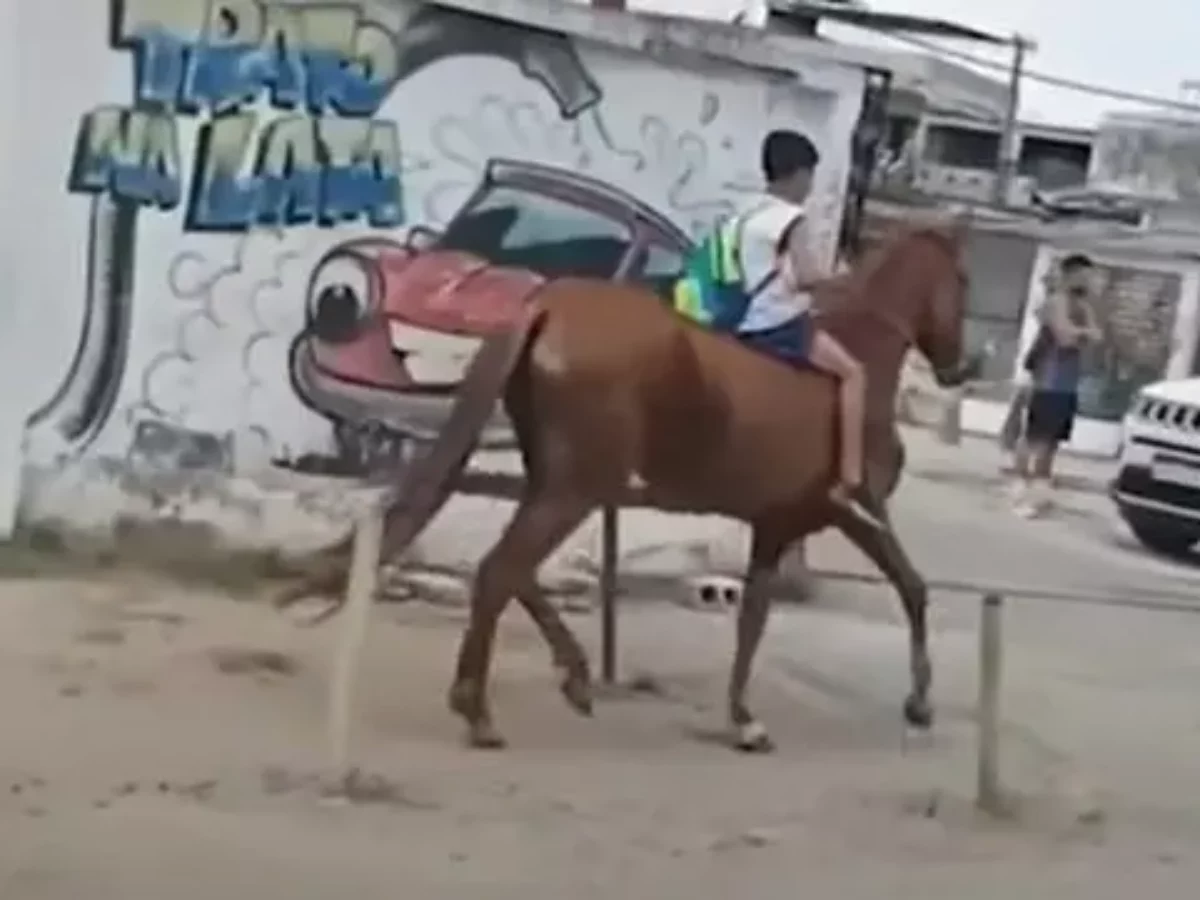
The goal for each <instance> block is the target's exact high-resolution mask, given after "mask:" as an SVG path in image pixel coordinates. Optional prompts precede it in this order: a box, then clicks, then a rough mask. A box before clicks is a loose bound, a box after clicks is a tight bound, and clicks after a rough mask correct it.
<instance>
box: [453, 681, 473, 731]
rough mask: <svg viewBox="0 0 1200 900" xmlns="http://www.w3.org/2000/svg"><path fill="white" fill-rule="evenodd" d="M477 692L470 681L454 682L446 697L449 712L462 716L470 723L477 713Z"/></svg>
mask: <svg viewBox="0 0 1200 900" xmlns="http://www.w3.org/2000/svg"><path fill="white" fill-rule="evenodd" d="M478 694H479V692H478V691H477V690H476V688H475V683H474V682H472V681H456V682H454V684H453V685H451V687H450V692H449V693H448V694H447V695H446V705H447V706H448V707H450V712H452V713H454V714H455V715H458V716H462V717H463V718H464V719H466V720H467V721H468V722H470V721H471V720H472V719H473V718H474V717H475V716H476V715H478V711H479V696H478Z"/></svg>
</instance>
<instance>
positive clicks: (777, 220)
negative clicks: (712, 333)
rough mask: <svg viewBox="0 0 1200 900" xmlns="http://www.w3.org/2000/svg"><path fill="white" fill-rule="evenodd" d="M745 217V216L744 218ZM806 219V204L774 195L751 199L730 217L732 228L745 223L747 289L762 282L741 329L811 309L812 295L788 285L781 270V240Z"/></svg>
mask: <svg viewBox="0 0 1200 900" xmlns="http://www.w3.org/2000/svg"><path fill="white" fill-rule="evenodd" d="M741 217H745V218H744V219H742V218H741ZM803 218H804V209H803V207H800V206H797V205H796V204H794V203H789V202H788V201H786V200H782V199H780V198H779V197H775V196H773V195H771V194H760V195H758V196H756V197H752V198H748V199H747V201H746V202H745V203H744V204H742V206H741V209H739V210H738V212H737V213H735V214H734V216H733V217H732V219H731V220H730V224H731V227H734V228H737V227H738V225H739V224H740V225H741V245H740V252H741V259H742V272H743V273H744V275H745V279H746V281H745V283H746V289H747V290H753V289H754V288H755V287H757V286H759V285H762V284H763V282H764V281H766V279H767V277H768V276H770V275H772V274H773V273H775V277H773V278H771V279H770V281H767V282H766V285H765V287H762V288H761V289H760V290H759V291H758V292H757V293H756V294H755V295H754V296H753V297H751V298H750V306H749V308H748V309H747V310H746V315H745V317H743V319H742V324H741V325H739V326H738V331H741V332H749V331H765V330H767V329H768V328H775V327H776V326H779V325H782V324H783V323H784V322H786V321H788V320H789V319H794V318H796V316H798V315H801V314H803V313H805V312H807V311H808V309H809V307H810V306H811V305H812V298H811V297H810V296H809V295H808V294H807V293H803V292H797V291H795V290H793V289H792V288H791V287H789V286H788V284H787V282H786V281H785V280H784V279H783V277H782V275H781V274H779V273H778V270H779V255H780V250H781V249H783V248H781V246H780V245H781V243H782V241H783V240H784V238H785V236H786V234H787V232H788V230H789V229H790V228H791V227H792V225H794V224H795V223H796V222H798V221H800V220H801V219H803Z"/></svg>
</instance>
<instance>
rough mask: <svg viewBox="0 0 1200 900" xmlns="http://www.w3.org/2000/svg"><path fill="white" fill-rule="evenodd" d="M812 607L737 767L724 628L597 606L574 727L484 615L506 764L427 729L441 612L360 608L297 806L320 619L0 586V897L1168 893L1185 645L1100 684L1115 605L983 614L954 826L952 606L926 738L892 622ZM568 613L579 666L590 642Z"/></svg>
mask: <svg viewBox="0 0 1200 900" xmlns="http://www.w3.org/2000/svg"><path fill="white" fill-rule="evenodd" d="M861 590H862V591H869V592H873V591H874V590H875V589H867V588H862V589H861ZM845 600H846V602H844V603H838V604H835V605H836V606H838V607H840V608H838V609H832V608H820V607H818V608H816V609H810V610H804V611H797V612H793V613H788V614H783V615H780V616H778V617H777V618H776V620H775V621H774V622H773V623H772V625H773V627H772V631H771V637H770V640H769V644H768V646H767V647H766V648H765V650H764V654H763V663H762V666H761V667H760V674H759V677H758V679H757V682H756V690H755V694H754V697H755V705H756V708H757V710H758V711H759V712H760V714H761V716H762V718H763V719H764V720H765V721H766V722H767V724H768V725H769V726H770V727H771V729H772V731H773V733H774V736H775V738H776V740H777V743H778V744H779V751H778V752H777V753H776V754H775V755H774V756H771V757H759V758H750V757H743V756H738V755H736V754H735V753H733V752H732V751H730V750H728V749H726V748H725V747H724V746H722V745H721V744H720V742H719V740H718V739H717V731H718V730H719V727H720V725H721V723H722V719H723V716H722V709H721V702H720V701H721V698H722V696H723V694H724V681H725V670H726V667H727V664H728V652H729V647H730V643H731V639H730V635H731V630H732V629H731V625H732V623H731V622H730V621H729V620H728V619H727V618H725V617H723V616H719V615H712V614H701V613H696V612H690V611H686V610H683V609H680V608H678V607H674V606H671V605H669V604H650V605H643V606H642V607H641V608H638V609H631V610H629V611H628V613H627V614H626V615H625V616H624V618H623V620H622V627H623V630H624V636H625V638H626V643H625V644H624V647H623V663H624V666H623V673H624V675H625V677H626V678H631V677H633V676H635V675H642V676H645V677H642V678H641V679H640V683H639V685H638V687H639V690H632V689H626V690H624V691H617V692H616V693H615V695H614V696H611V697H609V698H608V699H606V700H604V701H603V702H602V703H601V704H600V705H599V708H598V711H597V716H596V717H595V718H594V719H592V720H584V719H580V718H577V717H575V716H573V715H572V714H571V713H570V712H569V711H568V710H567V708H566V707H565V706H564V705H563V704H562V703H561V701H560V700H559V698H558V696H557V694H556V692H555V691H554V689H553V686H552V681H551V678H550V672H549V666H548V659H547V655H546V652H545V650H544V648H543V647H542V646H541V644H540V642H539V640H538V639H537V638H536V636H535V635H534V634H533V633H532V631H531V629H530V628H529V627H528V626H527V624H526V622H525V621H524V620H523V619H522V618H521V617H520V616H519V615H518V614H517V613H516V612H515V611H513V612H511V613H510V614H509V615H508V616H506V619H505V625H504V631H503V637H502V641H501V643H500V656H499V660H498V665H497V669H496V672H497V675H496V681H495V692H494V696H495V702H496V708H497V714H498V717H499V723H500V725H501V727H502V728H503V729H504V731H505V732H506V734H507V736H508V737H509V739H510V740H511V742H512V746H511V748H510V749H509V750H508V751H507V752H505V753H502V754H480V753H478V752H472V751H468V750H466V749H464V748H463V747H461V745H460V743H459V738H460V735H459V731H458V727H457V723H456V722H455V721H454V720H452V718H451V717H450V715H449V714H448V713H447V712H446V711H445V710H444V707H443V704H442V700H443V696H444V692H445V688H446V686H447V684H448V681H449V673H450V668H451V665H452V659H453V653H454V649H455V646H456V641H457V637H458V633H459V628H460V626H461V615H462V614H461V612H460V611H458V610H454V609H446V608H435V607H430V606H428V605H424V604H406V605H400V606H388V607H384V608H380V609H379V610H377V612H376V615H375V628H374V630H373V633H372V637H371V639H370V642H369V645H368V650H367V653H366V656H365V659H364V664H363V672H364V687H363V690H362V693H361V704H360V706H361V708H360V711H359V715H358V717H357V720H356V726H357V727H356V734H355V756H356V759H357V760H359V762H360V763H361V765H362V766H363V768H364V771H365V772H367V773H368V776H369V777H368V781H369V782H370V783H369V784H368V785H367V790H364V792H363V796H362V797H360V798H359V802H355V803H352V804H349V805H337V804H334V803H331V802H329V801H328V799H323V798H322V796H321V795H322V772H323V769H324V766H325V763H326V756H325V736H324V731H323V729H324V718H323V717H324V702H325V693H326V671H327V669H328V658H329V655H330V648H331V647H332V644H333V641H334V638H335V637H336V630H335V627H334V626H328V627H326V628H323V629H318V630H309V629H303V628H299V627H297V626H296V625H295V624H294V623H293V622H291V621H289V620H288V619H286V618H283V617H281V616H280V615H278V614H276V613H274V612H273V611H271V610H270V609H269V608H267V607H265V606H264V605H261V604H255V603H250V602H234V601H231V600H228V599H226V598H223V597H219V596H213V595H211V594H205V593H203V592H191V593H189V592H184V591H182V590H180V589H178V588H171V587H167V586H164V585H163V584H161V583H159V582H155V581H152V580H149V579H147V578H140V577H134V576H118V575H115V574H108V575H105V576H104V577H103V578H97V579H92V580H87V581H65V580H53V579H41V580H37V581H24V582H17V581H10V582H4V583H0V709H3V711H4V720H3V727H2V729H0V746H3V752H2V753H0V897H3V898H4V900H79V898H83V897H86V898H88V900H140V898H146V900H151V898H153V900H160V898H164V897H172V898H175V900H199V898H204V900H210V898H212V897H213V896H227V897H258V898H264V900H266V898H272V900H273V898H284V897H286V898H288V900H306V898H312V900H329V898H330V897H334V896H338V895H339V894H344V895H346V896H353V897H354V898H355V900H370V898H376V897H378V898H384V897H387V898H389V900H393V898H396V897H398V896H406V897H415V898H422V900H434V898H440V897H446V898H450V897H454V898H464V897H475V896H477V897H491V898H506V897H513V898H515V897H522V898H527V900H530V898H532V900H536V898H550V897H555V898H558V897H563V896H572V897H579V898H590V897H595V898H625V897H645V898H649V897H656V898H675V897H680V898H682V897H689V898H696V900H710V898H711V900H718V898H727V897H730V896H746V897H753V898H755V900H760V898H761V900H769V898H774V897H780V898H783V897H787V898H795V897H796V896H802V895H803V896H815V897H819V898H823V900H824V898H857V897H863V898H866V897H871V898H878V897H884V896H886V897H889V898H908V897H912V898H918V897H919V898H922V900H932V898H942V897H945V898H956V900H957V898H962V897H967V896H969V897H971V898H977V900H985V898H992V897H996V898H999V897H1005V898H1010V897H1013V896H1015V895H1016V894H1017V893H1018V892H1023V893H1026V894H1028V895H1030V896H1033V897H1037V898H1053V900H1058V898H1072V897H1088V898H1106V897H1113V898H1118V897H1120V898H1127V897H1128V896H1130V895H1132V894H1133V892H1134V891H1136V892H1137V894H1138V896H1140V897H1143V898H1150V897H1154V898H1158V897H1163V898H1176V897H1178V898H1185V897H1192V896H1195V891H1194V882H1195V879H1196V878H1197V877H1198V876H1200V801H1197V798H1198V797H1200V765H1198V764H1196V760H1197V759H1200V738H1198V737H1197V735H1198V732H1200V719H1197V717H1196V716H1195V714H1194V712H1193V711H1194V709H1195V703H1194V698H1195V685H1196V683H1197V682H1196V680H1195V678H1194V677H1191V678H1188V676H1189V675H1191V676H1194V675H1195V674H1196V673H1197V664H1198V662H1200V660H1198V658H1197V654H1196V652H1195V651H1193V650H1192V649H1191V648H1192V647H1194V646H1196V643H1195V641H1194V638H1195V636H1196V635H1197V634H1200V629H1198V628H1197V627H1196V626H1191V631H1190V632H1188V631H1187V630H1186V629H1184V628H1182V627H1179V628H1174V636H1173V638H1172V639H1171V640H1168V641H1165V642H1162V643H1159V635H1158V633H1157V632H1156V633H1155V635H1147V636H1146V637H1145V639H1144V641H1143V640H1142V639H1141V638H1137V640H1138V641H1139V642H1140V643H1139V644H1138V646H1139V647H1144V646H1151V645H1152V646H1154V647H1155V648H1156V650H1155V652H1154V653H1153V654H1150V656H1151V657H1153V665H1150V666H1147V665H1143V664H1141V663H1139V664H1138V665H1130V664H1126V665H1122V664H1120V660H1118V661H1117V664H1116V665H1110V664H1109V662H1110V661H1111V660H1112V659H1114V657H1112V656H1111V654H1112V652H1113V649H1114V647H1117V646H1120V645H1121V644H1122V642H1127V641H1128V640H1129V635H1130V633H1131V630H1130V629H1131V626H1130V624H1129V623H1128V622H1126V621H1125V620H1123V619H1120V618H1117V617H1118V616H1119V615H1121V614H1119V613H1116V612H1113V613H1104V614H1097V615H1096V616H1095V617H1094V618H1093V619H1092V620H1091V624H1090V626H1089V627H1090V628H1091V629H1092V633H1093V637H1094V640H1093V642H1092V643H1093V645H1094V647H1095V652H1094V653H1092V654H1091V655H1090V656H1088V657H1087V659H1086V660H1085V659H1083V658H1080V659H1073V660H1063V659H1062V658H1061V656H1060V655H1059V654H1057V653H1056V654H1050V653H1049V652H1048V651H1047V652H1043V650H1042V649H1040V648H1041V647H1042V645H1039V643H1038V641H1039V639H1040V640H1042V641H1044V642H1045V646H1046V647H1048V646H1050V643H1051V642H1052V641H1053V642H1055V643H1057V644H1061V642H1062V637H1063V634H1064V632H1065V633H1070V632H1072V631H1073V630H1075V629H1078V627H1079V623H1078V621H1077V620H1072V621H1066V620H1065V619H1064V620H1062V621H1059V620H1058V619H1056V618H1054V617H1052V618H1051V619H1049V620H1047V619H1045V618H1044V617H1043V618H1039V619H1037V620H1036V621H1034V620H1032V619H1030V620H1028V621H1027V622H1026V621H1025V620H1023V619H1022V618H1021V616H1020V615H1014V616H1013V618H1012V623H1011V629H1010V630H1011V637H1012V641H1013V642H1014V643H1016V644H1019V646H1020V649H1019V650H1018V651H1016V652H1014V653H1012V654H1010V657H1011V658H1010V668H1011V669H1012V670H1013V671H1014V677H1013V679H1012V680H1013V695H1012V699H1010V700H1008V701H1007V702H1009V703H1010V704H1011V706H1012V710H1011V713H1010V714H1011V716H1012V717H1013V718H1014V719H1016V718H1020V719H1021V721H1020V722H1019V723H1018V722H1014V723H1013V724H1012V725H1011V727H1010V729H1009V734H1008V743H1007V744H1006V749H1005V754H1006V755H1005V765H1006V771H1007V773H1008V777H1009V778H1010V779H1011V783H1012V784H1013V786H1014V787H1015V788H1018V789H1019V791H1020V794H1021V796H1020V797H1018V800H1017V802H1016V805H1015V807H1014V808H1015V810H1016V815H1015V817H1014V818H1012V819H1010V820H1008V821H1003V822H993V821H988V820H985V819H982V818H981V817H979V816H977V815H976V814H975V813H974V811H973V810H972V807H971V805H970V802H969V801H970V787H971V776H972V770H971V760H972V755H971V750H972V740H973V734H974V730H973V727H972V725H971V722H970V719H969V709H970V703H971V697H972V693H973V691H974V690H975V688H974V684H973V674H972V672H973V668H972V659H973V656H972V654H973V646H974V641H975V636H974V633H973V627H974V626H973V619H972V615H971V612H970V608H969V607H968V606H966V605H962V604H960V605H958V606H955V605H954V604H949V605H948V607H947V611H946V612H945V613H943V614H941V615H939V617H938V630H939V635H938V642H937V647H938V665H939V669H938V678H939V682H938V683H939V689H938V698H939V702H940V704H941V707H940V712H941V719H940V721H939V724H938V728H937V729H936V732H935V735H934V737H932V738H925V737H915V736H912V735H907V734H906V733H905V732H904V731H903V729H902V728H901V727H900V724H899V715H898V707H899V701H900V699H901V696H902V694H903V690H904V677H903V673H904V671H905V669H904V650H903V648H904V636H903V632H902V631H901V630H899V629H898V628H897V627H896V620H895V616H894V611H893V610H891V609H890V607H885V606H883V605H879V604H880V598H879V596H876V594H875V593H872V594H871V595H870V596H867V595H864V596H862V597H850V598H845ZM887 602H889V601H883V603H884V604H886V603H887ZM1068 614H1069V615H1075V616H1078V615H1079V613H1077V612H1072V613H1068V612H1060V613H1055V616H1056V617H1063V616H1067V615H1068ZM572 621H573V623H574V626H575V627H576V628H577V630H579V632H580V633H581V636H582V637H584V638H585V641H587V642H588V643H591V638H592V637H593V636H594V634H595V631H596V627H595V623H594V621H593V620H592V619H590V618H587V617H581V616H577V617H573V619H572ZM1048 623H1049V624H1048ZM1166 631H1167V632H1168V633H1170V632H1172V626H1171V624H1170V623H1168V624H1167V625H1166ZM1146 642H1151V644H1147V643H1146ZM1139 658H1145V657H1139ZM1126 662H1128V661H1126ZM1185 682H1190V684H1188V686H1187V687H1186V689H1185ZM1168 686H1169V687H1168ZM1051 688H1052V689H1051ZM1147 698H1154V701H1153V702H1148V700H1147ZM1125 713H1129V714H1130V715H1131V716H1132V717H1131V718H1129V719H1127V720H1126V719H1124V718H1123V716H1124V714H1125ZM1117 719H1119V720H1120V721H1115V720H1117ZM1080 723H1082V724H1080ZM1056 725H1057V726H1058V730H1057V731H1056V730H1055V726H1056ZM1089 729H1090V730H1089ZM1172 729H1173V730H1172ZM1043 730H1044V734H1043ZM1034 732H1037V735H1036V736H1034ZM1106 742H1107V743H1106ZM1070 744H1074V745H1075V746H1074V747H1072V751H1074V750H1075V749H1079V750H1080V751H1081V752H1080V753H1079V754H1077V755H1076V754H1074V753H1073V752H1064V751H1063V750H1062V747H1063V746H1064V745H1070ZM1100 745H1103V747H1100ZM1055 747H1057V749H1055ZM1098 747H1099V749H1101V750H1102V751H1103V752H1098V753H1092V752H1091V751H1095V750H1097V749H1098ZM1078 760H1084V761H1085V763H1086V765H1084V764H1083V763H1080V764H1078V765H1077V762H1078ZM1081 766H1083V768H1081ZM1084 770H1086V771H1087V773H1088V774H1087V775H1086V777H1085V782H1084V783H1083V786H1082V787H1081V786H1080V784H1079V783H1076V782H1078V778H1077V777H1076V776H1077V775H1078V774H1079V772H1080V771H1084ZM1073 779H1074V780H1073ZM1088 779H1090V781H1088ZM1097 779H1099V781H1100V782H1101V783H1100V784H1099V785H1098V784H1097V781H1096V780H1097ZM1097 786H1099V787H1102V788H1104V791H1102V792H1101V794H1097V793H1096V788H1097ZM1101 795H1103V799H1097V797H1098V796H1101Z"/></svg>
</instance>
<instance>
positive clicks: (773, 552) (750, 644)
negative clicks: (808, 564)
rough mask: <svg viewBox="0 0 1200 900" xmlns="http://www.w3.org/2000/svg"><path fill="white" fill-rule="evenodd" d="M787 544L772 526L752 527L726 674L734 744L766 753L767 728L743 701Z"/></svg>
mask: <svg viewBox="0 0 1200 900" xmlns="http://www.w3.org/2000/svg"><path fill="white" fill-rule="evenodd" d="M787 545H788V541H787V539H786V538H784V537H783V535H782V534H780V533H778V532H777V531H775V530H774V529H770V528H765V527H761V526H756V527H755V529H754V536H753V538H752V539H751V547H750V564H749V565H748V566H747V570H746V584H745V587H744V589H743V590H742V604H741V606H740V607H739V608H738V622H737V649H736V650H735V651H734V655H733V669H732V671H731V672H730V675H729V721H730V725H731V726H732V728H733V741H734V746H735V747H736V748H737V749H739V750H743V751H745V752H747V753H767V752H770V751H771V750H772V749H773V747H774V745H773V744H772V742H771V737H770V735H769V734H767V729H766V728H764V727H763V725H762V723H761V722H759V721H758V719H756V718H755V717H754V714H753V713H751V712H750V709H749V707H748V706H747V705H746V687H747V685H748V684H749V682H750V671H751V669H752V668H753V666H754V657H755V655H756V654H757V653H758V645H759V644H760V643H761V642H762V636H763V632H764V631H765V630H766V626H767V617H768V615H769V614H770V612H771V582H772V580H773V578H772V576H773V575H774V574H775V571H776V569H777V568H778V565H779V557H780V556H782V555H783V551H784V550H785V549H787Z"/></svg>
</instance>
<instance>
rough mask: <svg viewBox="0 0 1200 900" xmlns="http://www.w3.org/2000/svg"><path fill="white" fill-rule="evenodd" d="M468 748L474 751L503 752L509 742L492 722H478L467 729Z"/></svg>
mask: <svg viewBox="0 0 1200 900" xmlns="http://www.w3.org/2000/svg"><path fill="white" fill-rule="evenodd" d="M467 746H468V747H470V748H471V749H472V750H503V749H504V748H505V747H507V746H508V741H506V740H505V739H504V735H502V734H501V733H500V732H498V731H497V730H496V729H495V727H494V726H493V725H492V724H491V723H490V722H476V723H475V724H474V725H471V726H470V727H469V728H468V729H467Z"/></svg>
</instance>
